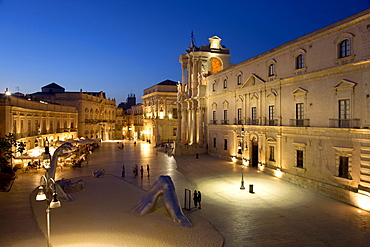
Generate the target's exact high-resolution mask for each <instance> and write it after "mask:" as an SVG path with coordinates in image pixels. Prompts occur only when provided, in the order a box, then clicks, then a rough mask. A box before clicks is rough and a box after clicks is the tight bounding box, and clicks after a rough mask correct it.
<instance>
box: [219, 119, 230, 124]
mask: <svg viewBox="0 0 370 247" xmlns="http://www.w3.org/2000/svg"><path fill="white" fill-rule="evenodd" d="M221 124H224V125H227V124H229V120H225V119H224V120H221Z"/></svg>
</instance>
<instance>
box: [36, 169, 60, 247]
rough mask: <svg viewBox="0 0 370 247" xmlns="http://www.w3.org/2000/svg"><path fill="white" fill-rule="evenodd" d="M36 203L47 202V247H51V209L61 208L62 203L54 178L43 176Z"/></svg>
mask: <svg viewBox="0 0 370 247" xmlns="http://www.w3.org/2000/svg"><path fill="white" fill-rule="evenodd" d="M36 201H46V228H47V229H46V230H47V246H48V247H49V246H50V209H51V208H59V207H60V206H61V204H60V201H59V200H58V196H57V193H56V189H55V181H54V179H53V178H50V177H49V176H48V173H47V172H46V175H43V176H42V177H41V179H40V186H39V191H38V193H37V195H36Z"/></svg>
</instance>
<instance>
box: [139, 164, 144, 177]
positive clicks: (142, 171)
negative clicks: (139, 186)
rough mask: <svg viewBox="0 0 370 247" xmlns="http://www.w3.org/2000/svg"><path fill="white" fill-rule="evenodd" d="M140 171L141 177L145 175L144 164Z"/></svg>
mask: <svg viewBox="0 0 370 247" xmlns="http://www.w3.org/2000/svg"><path fill="white" fill-rule="evenodd" d="M140 173H141V178H143V175H144V168H143V166H141V167H140Z"/></svg>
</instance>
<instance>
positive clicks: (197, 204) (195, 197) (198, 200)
mask: <svg viewBox="0 0 370 247" xmlns="http://www.w3.org/2000/svg"><path fill="white" fill-rule="evenodd" d="M193 200H194V206H195V207H198V209H201V208H202V204H201V202H202V193H200V191H199V190H198V192H197V191H196V190H194V193H193Z"/></svg>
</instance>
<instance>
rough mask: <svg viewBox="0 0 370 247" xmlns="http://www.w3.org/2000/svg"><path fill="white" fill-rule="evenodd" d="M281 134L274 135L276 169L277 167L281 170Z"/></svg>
mask: <svg viewBox="0 0 370 247" xmlns="http://www.w3.org/2000/svg"><path fill="white" fill-rule="evenodd" d="M281 137H282V136H281V134H277V135H276V138H277V140H276V152H275V154H276V161H277V164H276V167H279V168H282V163H281V160H282V152H283V150H282V145H283V144H282V142H281Z"/></svg>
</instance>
